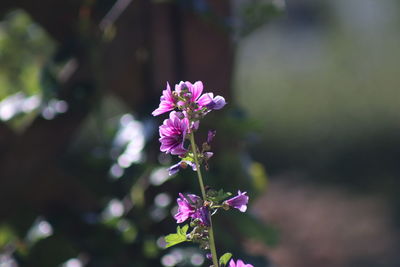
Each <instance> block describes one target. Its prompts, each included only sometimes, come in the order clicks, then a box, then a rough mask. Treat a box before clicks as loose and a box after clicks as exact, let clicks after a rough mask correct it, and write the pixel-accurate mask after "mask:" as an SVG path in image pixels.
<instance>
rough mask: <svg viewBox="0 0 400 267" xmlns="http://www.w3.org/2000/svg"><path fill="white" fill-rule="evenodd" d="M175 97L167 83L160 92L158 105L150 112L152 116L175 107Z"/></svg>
mask: <svg viewBox="0 0 400 267" xmlns="http://www.w3.org/2000/svg"><path fill="white" fill-rule="evenodd" d="M175 102H176V100H175V98H174V96H173V95H172V91H171V87H170V86H169V83H167V88H166V89H165V90H164V91H163V92H162V96H161V98H160V106H159V107H158V108H157V109H156V110H154V111H153V112H152V113H151V114H152V115H153V116H158V115H160V114H163V113H165V112H168V111H171V110H173V109H174V108H175Z"/></svg>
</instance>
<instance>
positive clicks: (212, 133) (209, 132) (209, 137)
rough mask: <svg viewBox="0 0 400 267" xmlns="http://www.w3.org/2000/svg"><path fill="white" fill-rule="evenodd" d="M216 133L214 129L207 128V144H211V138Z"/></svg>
mask: <svg viewBox="0 0 400 267" xmlns="http://www.w3.org/2000/svg"><path fill="white" fill-rule="evenodd" d="M216 133H217V131H216V130H209V131H208V135H207V144H209V145H210V144H211V142H212V140H213V139H214V137H215V134H216Z"/></svg>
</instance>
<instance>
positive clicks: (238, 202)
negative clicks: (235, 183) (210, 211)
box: [224, 190, 249, 212]
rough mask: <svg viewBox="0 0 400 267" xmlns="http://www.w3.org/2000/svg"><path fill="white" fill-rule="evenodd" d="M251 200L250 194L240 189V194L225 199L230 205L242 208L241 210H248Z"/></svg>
mask: <svg viewBox="0 0 400 267" xmlns="http://www.w3.org/2000/svg"><path fill="white" fill-rule="evenodd" d="M248 202H249V196H247V195H246V192H244V193H242V192H240V190H239V191H238V195H237V196H234V197H233V198H230V199H228V200H225V201H224V203H226V204H228V205H229V206H231V207H233V208H236V209H238V210H240V211H241V212H245V211H246V210H247V203H248Z"/></svg>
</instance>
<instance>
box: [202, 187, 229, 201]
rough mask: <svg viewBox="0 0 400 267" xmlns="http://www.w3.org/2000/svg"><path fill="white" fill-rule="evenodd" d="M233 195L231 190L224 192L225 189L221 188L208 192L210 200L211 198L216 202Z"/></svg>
mask: <svg viewBox="0 0 400 267" xmlns="http://www.w3.org/2000/svg"><path fill="white" fill-rule="evenodd" d="M231 195H232V193H231V192H224V190H223V189H220V190H219V191H215V190H209V191H208V192H207V198H208V200H211V201H212V202H215V203H219V202H220V201H222V200H224V199H226V198H228V197H230V196H231Z"/></svg>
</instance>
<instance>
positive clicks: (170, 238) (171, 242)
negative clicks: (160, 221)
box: [165, 224, 189, 248]
mask: <svg viewBox="0 0 400 267" xmlns="http://www.w3.org/2000/svg"><path fill="white" fill-rule="evenodd" d="M188 229H189V225H187V224H186V225H184V226H183V227H182V228H180V226H178V227H177V228H176V234H169V235H167V236H166V237H165V242H167V245H166V246H165V247H166V248H169V247H172V246H175V245H176V244H179V243H182V242H185V241H187V237H186V233H187V231H188Z"/></svg>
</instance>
